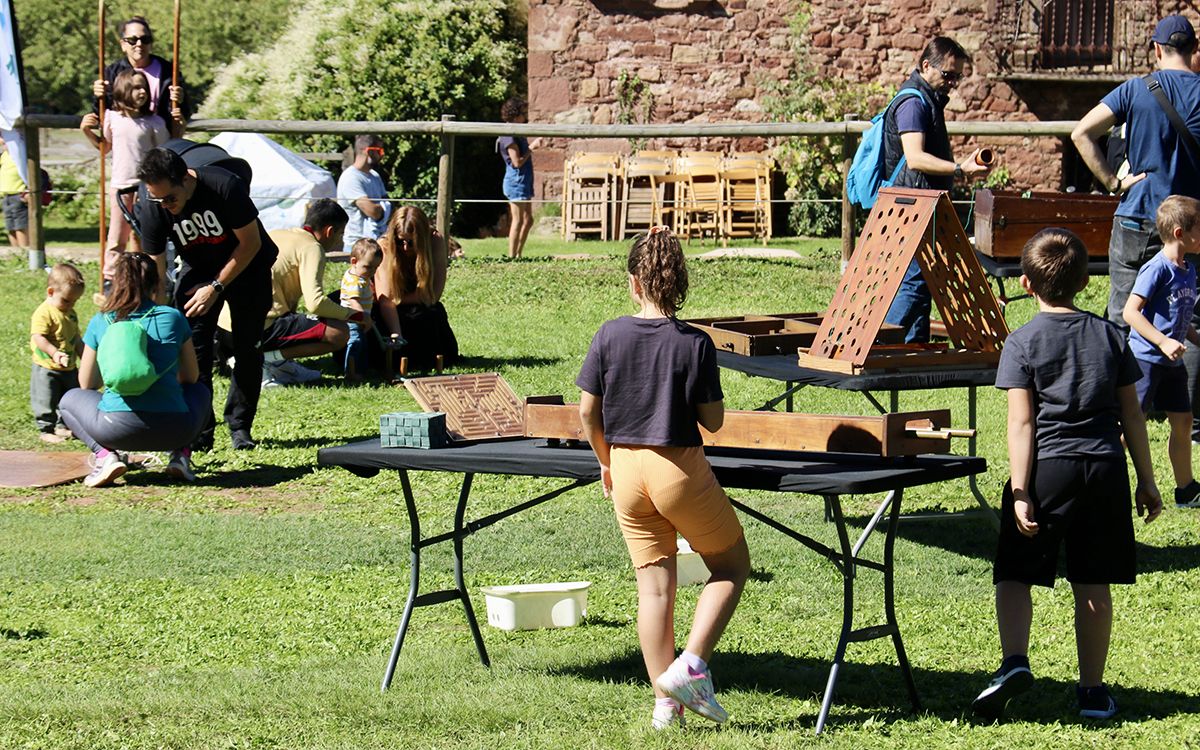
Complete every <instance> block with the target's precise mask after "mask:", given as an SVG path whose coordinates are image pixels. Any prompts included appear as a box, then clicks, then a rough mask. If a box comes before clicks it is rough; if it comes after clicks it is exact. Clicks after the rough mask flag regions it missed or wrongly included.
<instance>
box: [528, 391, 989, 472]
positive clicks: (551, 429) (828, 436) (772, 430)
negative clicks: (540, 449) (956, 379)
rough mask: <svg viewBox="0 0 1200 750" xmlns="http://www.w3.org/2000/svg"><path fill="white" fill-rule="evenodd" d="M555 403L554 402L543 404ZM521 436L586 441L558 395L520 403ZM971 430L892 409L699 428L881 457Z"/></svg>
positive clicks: (762, 442)
mask: <svg viewBox="0 0 1200 750" xmlns="http://www.w3.org/2000/svg"><path fill="white" fill-rule="evenodd" d="M549 401H556V402H557V403H547V402H549ZM524 421H525V436H526V437H538V438H547V439H548V440H550V441H552V444H554V443H555V442H556V441H560V440H566V441H569V442H585V441H586V440H587V436H586V435H585V434H584V432H583V424H582V422H581V421H580V419H579V405H578V404H563V403H562V398H561V397H558V396H539V397H535V398H531V399H529V400H528V401H526V403H525V420H524ZM974 434H975V431H974V430H956V429H951V428H950V410H949V409H937V410H934V411H918V412H897V413H894V414H881V415H877V416H872V417H850V416H840V415H837V416H835V415H827V414H793V413H784V412H774V411H726V412H725V424H724V425H722V426H721V429H719V430H717V431H716V432H709V431H708V430H706V429H704V428H703V427H701V428H700V436H701V438H702V439H703V440H704V445H706V446H709V447H713V448H755V449H760V450H773V451H816V452H822V453H824V452H830V453H871V454H876V455H879V456H883V457H885V458H886V457H890V456H915V455H919V454H922V453H946V452H948V451H949V450H950V438H952V437H972V436H974Z"/></svg>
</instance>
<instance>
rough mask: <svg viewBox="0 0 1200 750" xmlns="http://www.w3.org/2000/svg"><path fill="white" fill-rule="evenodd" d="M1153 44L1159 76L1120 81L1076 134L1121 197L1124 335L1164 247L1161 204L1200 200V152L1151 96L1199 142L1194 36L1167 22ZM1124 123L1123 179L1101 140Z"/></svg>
mask: <svg viewBox="0 0 1200 750" xmlns="http://www.w3.org/2000/svg"><path fill="white" fill-rule="evenodd" d="M1150 39H1151V41H1153V43H1154V59H1155V71H1154V72H1153V73H1151V74H1150V75H1148V76H1146V77H1144V78H1134V79H1132V80H1129V81H1126V82H1125V83H1122V84H1121V85H1120V86H1118V87H1117V88H1116V89H1114V90H1113V91H1112V92H1110V93H1109V94H1108V96H1106V97H1104V98H1103V99H1101V100H1100V103H1099V104H1097V105H1096V106H1095V107H1094V108H1093V109H1092V111H1090V112H1088V113H1087V114H1086V115H1084V117H1083V119H1082V120H1080V121H1079V124H1078V125H1077V126H1075V130H1074V132H1072V133H1071V140H1072V141H1074V142H1075V147H1076V148H1077V149H1079V155H1080V156H1082V157H1083V160H1084V162H1085V163H1086V164H1087V165H1088V168H1089V169H1091V170H1092V174H1093V175H1095V176H1096V181H1097V182H1099V183H1100V185H1102V186H1104V187H1105V188H1106V189H1108V190H1109V191H1111V192H1113V193H1116V194H1117V195H1120V196H1121V202H1120V203H1119V204H1118V205H1117V211H1116V216H1114V217H1113V231H1112V240H1111V241H1110V242H1109V245H1108V273H1109V284H1110V287H1111V291H1110V292H1109V297H1108V318H1109V320H1111V321H1112V322H1113V323H1115V324H1116V325H1117V326H1118V327H1119V328H1120V329H1121V330H1122V331H1123V332H1124V333H1125V334H1126V335H1128V333H1129V326H1127V325H1126V324H1125V320H1124V318H1123V317H1122V311H1123V310H1124V309H1125V302H1126V300H1127V299H1128V298H1129V292H1130V290H1131V289H1132V288H1133V282H1134V280H1135V279H1136V278H1137V272H1138V269H1139V268H1141V267H1142V264H1143V263H1145V262H1146V261H1148V260H1149V259H1150V258H1152V257H1154V255H1155V254H1156V253H1157V252H1158V251H1159V250H1161V249H1162V240H1161V239H1159V236H1158V230H1157V229H1156V228H1155V226H1154V215H1155V212H1157V211H1158V206H1159V204H1160V203H1162V202H1163V199H1165V198H1166V197H1167V196H1168V195H1187V196H1191V197H1193V198H1200V153H1194V152H1193V150H1192V147H1191V146H1189V144H1188V143H1187V142H1185V140H1184V138H1183V137H1182V135H1181V133H1180V132H1179V130H1178V129H1177V128H1176V126H1175V125H1173V124H1172V122H1171V116H1170V115H1169V114H1168V112H1167V109H1166V108H1165V107H1164V106H1163V104H1162V103H1160V102H1159V100H1158V99H1157V98H1156V96H1155V93H1154V91H1153V90H1152V87H1155V88H1158V89H1160V90H1161V91H1162V93H1163V94H1165V95H1166V98H1167V100H1168V102H1169V103H1170V106H1171V107H1172V108H1173V109H1174V110H1175V111H1177V112H1178V113H1179V117H1180V118H1181V120H1182V123H1183V125H1184V127H1185V128H1186V130H1187V131H1188V132H1190V133H1191V135H1192V137H1193V138H1195V139H1197V141H1200V76H1198V75H1196V74H1195V73H1193V72H1192V71H1191V67H1190V66H1191V59H1192V54H1193V53H1194V52H1195V51H1196V30H1195V29H1194V28H1193V27H1192V23H1191V22H1190V21H1188V20H1187V19H1186V18H1184V17H1183V16H1180V15H1173V16H1167V17H1166V18H1164V19H1162V20H1161V21H1159V22H1158V26H1157V27H1155V29H1154V35H1153V36H1151V37H1150ZM1121 123H1124V124H1125V137H1126V148H1127V151H1126V156H1127V158H1128V160H1129V176H1128V177H1122V178H1118V177H1117V175H1116V173H1115V172H1114V171H1113V168H1112V167H1111V166H1110V165H1109V163H1108V161H1107V160H1106V159H1105V155H1104V151H1103V150H1102V149H1101V148H1100V139H1101V138H1102V137H1103V136H1104V135H1106V134H1107V133H1108V131H1109V129H1111V128H1112V127H1113V126H1114V125H1119V124H1121ZM1194 145H1195V144H1193V146H1194Z"/></svg>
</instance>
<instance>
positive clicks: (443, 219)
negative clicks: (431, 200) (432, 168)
mask: <svg viewBox="0 0 1200 750" xmlns="http://www.w3.org/2000/svg"><path fill="white" fill-rule="evenodd" d="M453 119H454V115H442V122H447V121H449V120H453ZM453 205H454V134H453V133H447V132H445V131H442V153H441V155H440V156H439V157H438V194H437V230H438V233H439V234H441V235H442V238H443V239H445V238H448V237H449V236H450V217H451V215H452V214H453V211H452V208H453Z"/></svg>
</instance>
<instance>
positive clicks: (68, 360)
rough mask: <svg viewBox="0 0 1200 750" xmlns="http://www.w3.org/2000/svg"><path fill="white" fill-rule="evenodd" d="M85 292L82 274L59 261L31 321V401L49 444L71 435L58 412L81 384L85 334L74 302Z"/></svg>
mask: <svg viewBox="0 0 1200 750" xmlns="http://www.w3.org/2000/svg"><path fill="white" fill-rule="evenodd" d="M82 294H83V274H81V273H80V272H79V269H78V268H76V267H75V266H73V265H71V264H70V263H59V264H58V265H56V266H54V268H52V269H50V278H49V280H48V281H47V283H46V300H45V301H44V302H42V304H40V305H38V308H37V309H36V310H34V311H33V318H32V320H31V321H30V323H29V348H30V350H31V351H32V352H33V369H32V370H31V372H30V374H29V404H30V406H31V407H32V409H33V418H34V419H35V420H36V421H37V426H38V432H39V433H40V434H41V438H42V440H44V441H46V442H47V443H61V442H62V441H64V440H66V439H67V438H69V437H71V431H70V430H68V429H67V428H66V426H65V425H64V424H63V423H62V417H61V416H60V415H59V413H58V402H59V400H60V399H62V397H63V394H64V393H66V392H67V391H69V390H71V389H72V388H75V387H77V386H78V385H79V374H78V372H77V370H78V368H79V356H80V355H81V354H82V353H83V337H82V336H80V333H79V318H78V316H76V314H75V303H76V302H77V301H78V300H79V297H80V296H81V295H82Z"/></svg>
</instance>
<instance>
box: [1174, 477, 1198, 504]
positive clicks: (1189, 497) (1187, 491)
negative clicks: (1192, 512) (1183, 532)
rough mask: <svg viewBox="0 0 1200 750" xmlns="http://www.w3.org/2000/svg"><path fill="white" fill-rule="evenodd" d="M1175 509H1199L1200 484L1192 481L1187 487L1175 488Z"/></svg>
mask: <svg viewBox="0 0 1200 750" xmlns="http://www.w3.org/2000/svg"><path fill="white" fill-rule="evenodd" d="M1175 507H1176V508H1200V482H1197V481H1196V480H1195V479H1193V480H1192V481H1191V484H1189V485H1188V486H1187V487H1176V488H1175Z"/></svg>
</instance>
